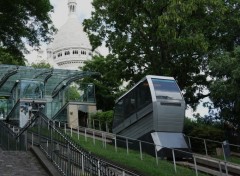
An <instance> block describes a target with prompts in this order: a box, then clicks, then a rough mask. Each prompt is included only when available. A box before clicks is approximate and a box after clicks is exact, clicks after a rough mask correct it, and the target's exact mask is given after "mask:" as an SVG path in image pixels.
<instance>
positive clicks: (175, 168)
mask: <svg viewBox="0 0 240 176" xmlns="http://www.w3.org/2000/svg"><path fill="white" fill-rule="evenodd" d="M172 155H173V164H174V170H175V173H177V166H176V160H175V153H174V149H172Z"/></svg>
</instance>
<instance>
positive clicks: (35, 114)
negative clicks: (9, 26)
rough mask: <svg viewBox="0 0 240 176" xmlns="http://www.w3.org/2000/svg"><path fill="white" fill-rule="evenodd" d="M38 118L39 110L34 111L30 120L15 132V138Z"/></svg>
mask: <svg viewBox="0 0 240 176" xmlns="http://www.w3.org/2000/svg"><path fill="white" fill-rule="evenodd" d="M38 118H39V111H37V112H35V113H34V116H33V117H32V119H31V120H29V121H28V122H27V123H26V124H25V125H24V127H23V128H22V129H21V130H20V132H19V133H18V134H17V136H16V138H19V137H20V136H21V135H22V134H23V133H24V132H25V131H27V129H28V128H29V127H30V126H31V125H32V124H33V123H34V122H35V121H36V120H37V119H38Z"/></svg>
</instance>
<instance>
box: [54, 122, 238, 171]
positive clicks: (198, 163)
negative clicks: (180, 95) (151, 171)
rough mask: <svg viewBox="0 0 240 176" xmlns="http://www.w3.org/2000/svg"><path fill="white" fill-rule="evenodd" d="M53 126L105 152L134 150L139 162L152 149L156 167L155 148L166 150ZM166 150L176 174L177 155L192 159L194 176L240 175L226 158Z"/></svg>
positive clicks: (90, 131) (101, 133)
mask: <svg viewBox="0 0 240 176" xmlns="http://www.w3.org/2000/svg"><path fill="white" fill-rule="evenodd" d="M53 125H54V126H57V127H63V128H62V131H63V132H65V133H66V134H68V135H69V136H70V137H74V135H75V139H76V140H80V141H81V142H83V141H84V140H85V142H89V141H92V145H96V146H98V147H99V146H100V144H97V141H100V142H99V143H102V144H101V145H102V148H103V149H107V150H109V146H108V147H107V146H106V145H107V143H111V145H113V146H114V150H115V152H118V150H119V148H125V150H126V157H127V156H128V155H129V153H130V152H132V151H131V150H135V151H138V152H139V160H144V157H145V155H144V153H145V152H146V151H145V150H144V148H152V150H153V152H152V154H153V156H154V157H155V162H156V165H160V164H159V162H160V161H159V156H158V152H157V151H156V148H157V147H161V148H167V147H164V146H157V145H155V144H153V143H150V142H146V141H141V140H136V139H132V138H128V137H125V136H121V135H116V134H112V133H109V132H104V131H100V130H96V129H91V128H85V127H80V126H79V127H77V128H76V129H74V128H72V127H70V128H68V126H69V124H66V123H62V122H57V121H56V122H53ZM80 138H82V139H80ZM133 143H135V147H134V146H133V145H132V144H133ZM136 144H137V145H138V146H137V147H136ZM219 144H222V142H219ZM144 146H145V147H144ZM234 146H238V147H240V146H239V145H234ZM168 150H169V152H171V154H172V157H171V158H169V161H172V163H173V169H174V171H175V172H176V173H177V172H179V168H178V166H177V165H184V164H182V163H181V162H179V161H178V156H179V154H180V155H181V154H184V155H185V156H191V157H192V159H191V160H188V159H187V158H186V159H187V162H188V165H186V164H185V166H186V167H189V168H190V169H192V170H193V171H194V172H195V175H199V174H200V173H201V172H205V173H207V174H210V173H216V174H218V175H219V174H222V175H231V174H233V175H240V165H237V164H234V163H232V162H231V161H228V159H227V158H226V160H225V159H223V160H222V159H220V158H216V157H214V156H210V155H202V154H197V153H193V152H187V151H182V150H179V149H173V148H168ZM202 158H203V159H204V161H205V162H210V163H211V165H213V166H212V170H211V169H206V168H207V167H209V166H208V165H203V163H202V161H203V159H202ZM208 164H209V163H208ZM209 165H210V164H209ZM209 172H210V173H209ZM210 175H211V174H210Z"/></svg>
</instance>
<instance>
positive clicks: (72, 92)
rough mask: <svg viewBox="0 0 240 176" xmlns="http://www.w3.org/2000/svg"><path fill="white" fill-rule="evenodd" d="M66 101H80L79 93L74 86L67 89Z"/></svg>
mask: <svg viewBox="0 0 240 176" xmlns="http://www.w3.org/2000/svg"><path fill="white" fill-rule="evenodd" d="M66 96H67V97H66V99H67V100H70V101H71V100H72V101H74V100H79V99H80V93H79V92H78V88H77V87H76V86H70V87H69V88H68V91H67V94H66Z"/></svg>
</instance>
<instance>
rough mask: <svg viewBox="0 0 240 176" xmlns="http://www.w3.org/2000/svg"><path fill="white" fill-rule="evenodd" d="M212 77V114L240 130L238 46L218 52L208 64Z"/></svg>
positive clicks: (239, 63) (239, 54)
mask: <svg viewBox="0 0 240 176" xmlns="http://www.w3.org/2000/svg"><path fill="white" fill-rule="evenodd" d="M209 67H210V69H211V75H212V77H213V81H212V84H211V86H210V91H211V95H210V98H211V101H212V102H213V104H212V106H209V108H210V110H212V112H213V113H212V114H211V115H212V116H214V117H215V118H216V119H218V120H220V121H221V122H222V123H223V124H225V125H227V126H228V128H229V127H231V129H235V130H234V131H238V133H239V132H240V91H239V88H240V46H238V47H236V48H235V50H234V51H233V52H223V51H222V52H220V53H219V56H218V57H216V58H214V59H212V60H211V62H210V65H209Z"/></svg>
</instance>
